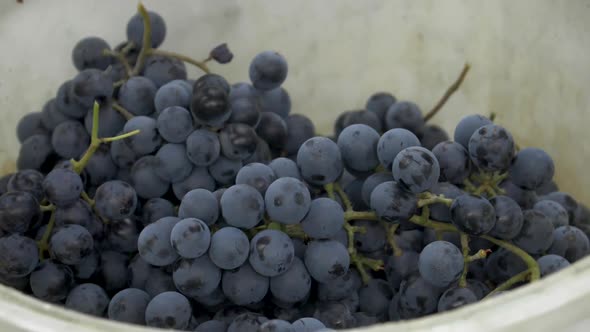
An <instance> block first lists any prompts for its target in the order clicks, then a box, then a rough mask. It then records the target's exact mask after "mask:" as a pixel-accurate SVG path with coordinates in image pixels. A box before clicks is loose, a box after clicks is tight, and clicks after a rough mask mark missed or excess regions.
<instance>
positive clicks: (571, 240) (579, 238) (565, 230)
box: [547, 226, 590, 263]
mask: <svg viewBox="0 0 590 332" xmlns="http://www.w3.org/2000/svg"><path fill="white" fill-rule="evenodd" d="M547 253H549V254H555V255H559V256H561V257H563V258H565V259H567V260H568V262H570V263H575V262H576V261H578V260H580V259H582V258H583V257H585V256H587V255H588V253H590V243H589V241H588V236H586V234H584V232H582V231H581V230H580V229H579V228H577V227H574V226H561V227H557V228H555V231H553V243H552V244H551V247H550V248H549V250H547Z"/></svg>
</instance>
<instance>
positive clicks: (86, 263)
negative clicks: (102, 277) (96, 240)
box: [71, 249, 100, 279]
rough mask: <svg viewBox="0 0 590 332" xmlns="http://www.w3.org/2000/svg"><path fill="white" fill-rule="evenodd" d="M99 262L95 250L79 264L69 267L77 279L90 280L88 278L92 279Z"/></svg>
mask: <svg viewBox="0 0 590 332" xmlns="http://www.w3.org/2000/svg"><path fill="white" fill-rule="evenodd" d="M99 260H100V257H99V256H98V252H97V251H96V249H95V250H93V251H92V252H91V253H90V254H88V255H86V257H85V258H84V259H83V260H82V261H81V262H80V263H79V264H76V265H74V266H72V267H71V268H72V270H73V272H74V276H75V277H76V278H78V279H90V277H92V276H93V275H94V273H95V272H96V271H97V270H98V267H99V265H100V262H99Z"/></svg>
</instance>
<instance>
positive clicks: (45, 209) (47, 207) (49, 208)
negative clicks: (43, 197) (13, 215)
mask: <svg viewBox="0 0 590 332" xmlns="http://www.w3.org/2000/svg"><path fill="white" fill-rule="evenodd" d="M39 208H40V209H41V212H49V211H53V210H55V205H53V204H49V205H39Z"/></svg>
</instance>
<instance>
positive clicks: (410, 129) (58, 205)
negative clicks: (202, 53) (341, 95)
mask: <svg viewBox="0 0 590 332" xmlns="http://www.w3.org/2000/svg"><path fill="white" fill-rule="evenodd" d="M165 36H166V25H165V22H164V20H163V19H162V17H161V16H160V15H158V14H157V13H154V12H148V11H146V10H145V8H144V7H143V6H141V5H140V6H139V12H138V14H137V15H135V16H133V17H132V18H131V19H130V21H129V23H128V25H127V40H126V41H125V42H123V43H121V44H120V45H119V46H117V47H115V48H114V49H111V48H110V47H109V45H108V44H107V43H106V42H105V41H104V40H102V39H100V38H97V37H88V38H85V39H82V40H81V41H80V42H78V43H77V44H76V46H75V47H74V50H73V53H72V58H73V63H74V65H75V67H76V68H77V69H78V70H79V73H78V74H77V75H76V76H75V77H74V78H73V79H71V80H68V81H66V82H64V83H63V84H62V85H61V86H60V87H59V89H58V91H57V94H56V96H55V98H53V99H51V100H49V101H48V102H47V103H46V104H45V105H44V106H43V110H42V111H41V112H38V113H30V114H27V115H25V116H24V117H23V118H22V119H21V121H20V122H19V124H18V127H17V135H18V138H19V140H20V141H21V143H22V144H21V147H20V153H19V156H18V160H17V166H18V171H17V172H15V173H12V174H7V175H5V176H3V177H2V178H1V179H0V193H1V196H0V252H1V253H2V254H1V255H0V282H2V283H3V284H5V285H8V286H11V287H14V288H16V289H18V290H20V291H22V292H24V293H26V294H30V295H32V296H34V297H36V298H38V299H40V300H42V301H46V302H49V303H55V304H61V305H64V306H65V307H66V308H68V309H72V310H76V311H79V312H82V313H85V314H89V315H94V316H98V317H105V318H108V319H112V320H116V321H121V322H127V323H133V324H140V325H148V326H153V327H161V328H175V329H182V330H187V331H288V332H303V331H318V330H322V329H326V330H327V329H341V328H352V327H360V326H367V325H371V324H376V323H380V322H387V321H398V320H406V319H413V318H418V317H423V316H426V315H430V314H433V313H436V312H443V311H447V310H452V309H455V308H458V307H461V306H464V305H467V304H470V303H474V302H477V301H480V300H483V299H484V298H487V297H491V296H496V295H498V294H501V293H502V292H506V291H509V290H511V289H514V288H516V287H519V286H521V285H523V284H525V283H527V282H534V281H536V280H538V279H539V278H541V277H544V276H546V275H548V274H551V273H553V272H556V271H558V270H560V269H563V268H565V267H567V266H568V265H570V264H571V263H574V262H576V261H577V260H579V259H581V258H582V257H584V256H585V255H587V254H588V252H589V251H590V245H589V240H588V232H590V214H589V212H588V210H587V209H586V207H585V206H584V205H582V204H580V203H579V202H577V201H576V200H575V199H574V198H573V197H571V196H570V195H568V194H567V193H564V192H560V191H559V189H558V187H557V185H556V184H555V183H554V182H553V175H554V164H553V160H552V159H551V157H550V156H549V155H548V154H547V153H546V152H544V151H543V150H542V149H539V148H530V147H529V148H522V149H520V148H519V147H518V146H517V144H516V143H515V141H514V139H513V137H512V135H511V134H510V132H509V131H508V130H507V129H506V128H504V127H502V126H500V125H498V124H496V123H494V122H493V118H492V117H490V118H488V117H485V116H482V115H469V116H466V117H464V118H463V119H462V120H461V121H460V122H459V123H458V124H457V126H456V128H455V131H454V137H453V138H454V139H453V140H450V139H449V136H448V135H447V133H446V132H445V131H444V130H443V129H441V128H440V127H437V126H435V125H429V124H427V121H428V120H429V119H430V118H431V117H432V116H434V114H435V113H436V112H437V111H438V110H439V109H440V108H441V107H442V106H443V105H444V103H445V101H446V100H447V99H448V98H449V97H450V96H451V95H452V93H453V92H454V91H455V90H457V89H458V88H459V85H460V84H461V82H462V81H463V79H464V78H465V75H466V73H467V71H468V69H469V67H468V66H466V67H465V69H464V70H463V72H462V73H461V75H460V77H459V79H458V80H457V81H456V82H455V83H454V84H453V85H452V86H451V87H450V88H449V90H448V91H447V93H446V94H445V95H444V96H443V98H442V99H441V101H440V102H439V103H438V104H437V106H435V107H434V108H433V110H432V111H430V112H428V114H426V115H423V113H422V111H421V109H420V107H419V106H418V105H416V104H415V103H412V102H409V101H400V100H397V99H396V98H395V97H394V96H393V95H392V94H390V93H384V92H379V93H376V94H374V95H372V96H371V97H370V98H369V99H368V101H367V103H366V106H365V108H364V109H362V110H355V111H348V112H345V113H343V114H342V115H340V116H339V117H338V118H337V119H336V121H335V124H334V136H333V137H322V136H317V135H316V132H315V128H314V124H313V123H312V122H311V121H310V119H308V118H307V117H305V116H303V115H301V114H291V100H290V97H289V94H288V92H287V91H286V90H285V89H284V88H283V87H281V85H282V83H283V82H284V81H285V79H286V78H287V73H288V65H287V62H286V60H285V58H284V57H283V56H282V55H281V54H279V53H277V52H273V51H265V52H261V53H259V54H258V55H256V56H255V57H254V59H253V60H252V62H251V64H250V67H249V76H250V80H251V82H250V83H245V82H244V83H235V84H230V83H229V82H228V81H227V80H226V78H224V77H222V76H220V75H216V74H213V73H211V72H210V71H209V64H210V63H211V62H212V61H214V62H217V63H219V64H225V63H229V62H230V61H231V60H232V57H233V54H232V53H231V51H230V50H229V48H228V47H227V45H225V44H221V45H220V46H218V47H215V48H214V49H213V50H212V51H211V53H210V54H209V55H208V56H207V57H206V59H204V60H202V61H197V60H194V59H191V58H189V57H187V56H184V55H181V54H177V53H174V52H169V51H164V50H162V49H160V48H159V47H160V45H161V44H162V42H163V41H164V38H165ZM185 63H188V64H192V65H195V66H197V67H198V68H200V69H201V70H202V71H203V72H204V74H203V75H202V76H200V77H198V78H197V79H196V80H192V79H188V78H187V72H186V68H185Z"/></svg>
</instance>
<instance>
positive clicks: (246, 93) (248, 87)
mask: <svg viewBox="0 0 590 332" xmlns="http://www.w3.org/2000/svg"><path fill="white" fill-rule="evenodd" d="M259 93H260V92H259V91H258V90H256V89H255V88H254V87H253V86H252V84H250V83H247V82H238V83H234V84H232V85H231V88H230V93H229V98H230V99H231V100H235V99H239V98H252V97H253V98H258V95H259Z"/></svg>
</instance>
